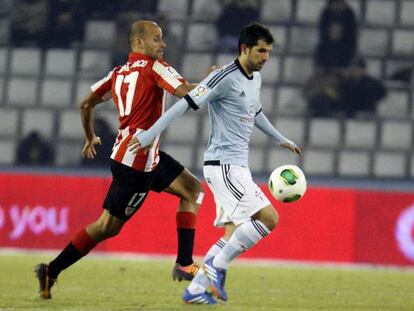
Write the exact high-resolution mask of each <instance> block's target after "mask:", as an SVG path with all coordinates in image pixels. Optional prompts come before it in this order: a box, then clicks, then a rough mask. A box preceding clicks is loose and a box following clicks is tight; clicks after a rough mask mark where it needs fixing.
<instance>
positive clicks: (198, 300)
mask: <svg viewBox="0 0 414 311" xmlns="http://www.w3.org/2000/svg"><path fill="white" fill-rule="evenodd" d="M183 301H184V302H185V303H188V304H203V305H214V304H216V303H217V301H216V300H215V299H214V298H213V296H212V295H211V294H209V293H207V292H204V293H201V294H195V295H193V294H191V293H190V292H189V291H188V290H187V289H186V290H185V291H184V293H183Z"/></svg>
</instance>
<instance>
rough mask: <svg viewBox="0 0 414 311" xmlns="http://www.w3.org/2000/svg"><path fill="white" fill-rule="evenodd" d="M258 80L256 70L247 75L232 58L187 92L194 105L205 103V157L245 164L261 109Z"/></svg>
mask: <svg viewBox="0 0 414 311" xmlns="http://www.w3.org/2000/svg"><path fill="white" fill-rule="evenodd" d="M261 82H262V81H261V77H260V73H259V72H257V71H255V72H253V76H252V77H249V76H248V75H247V74H246V73H245V72H244V70H243V68H242V67H241V65H240V63H239V62H238V60H235V61H234V62H232V63H230V64H228V65H226V66H224V67H222V68H221V69H220V70H215V71H213V72H212V73H211V74H210V75H209V76H208V77H207V78H205V79H204V80H203V81H202V82H200V83H199V84H198V86H197V87H196V88H195V89H193V90H192V91H191V92H189V93H188V96H186V100H187V101H189V100H190V101H192V103H191V106H192V107H193V108H195V109H196V108H198V107H201V106H203V105H204V104H205V103H208V111H209V118H210V136H209V142H208V146H207V149H206V151H205V153H204V161H220V164H234V165H240V166H244V167H247V166H248V153H249V140H250V135H251V133H252V130H253V126H254V119H255V116H256V115H257V114H258V113H259V112H260V111H261V103H260V87H261Z"/></svg>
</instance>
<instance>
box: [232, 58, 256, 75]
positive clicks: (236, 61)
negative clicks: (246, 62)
mask: <svg viewBox="0 0 414 311" xmlns="http://www.w3.org/2000/svg"><path fill="white" fill-rule="evenodd" d="M234 62H235V63H236V65H237V68H239V70H240V71H241V73H242V74H243V76H245V77H246V79H248V80H253V75H252V76H251V77H249V75H248V74H247V73H246V71H244V69H243V67H242V65H240V62H239V60H238V59H237V58H236V59H235V60H234Z"/></svg>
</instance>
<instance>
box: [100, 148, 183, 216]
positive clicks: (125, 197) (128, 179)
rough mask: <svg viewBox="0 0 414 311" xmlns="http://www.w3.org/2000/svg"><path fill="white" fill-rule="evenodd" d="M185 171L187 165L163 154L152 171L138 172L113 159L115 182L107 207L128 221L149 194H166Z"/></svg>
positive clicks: (112, 166) (112, 212)
mask: <svg viewBox="0 0 414 311" xmlns="http://www.w3.org/2000/svg"><path fill="white" fill-rule="evenodd" d="M183 170H184V166H182V165H181V164H180V163H179V162H178V161H176V160H175V159H173V158H172V157H171V156H169V155H168V154H166V153H165V152H162V151H160V161H159V162H158V165H157V167H156V168H155V170H154V171H152V172H141V171H137V170H136V169H133V168H132V167H129V166H126V165H124V164H121V163H119V162H116V161H114V160H111V172H112V183H111V185H110V187H109V190H108V193H107V195H106V198H105V201H104V203H103V208H104V209H106V210H108V211H109V213H110V214H111V215H113V216H115V217H117V218H120V219H123V220H128V219H129V218H131V217H132V215H134V214H135V212H136V211H137V210H138V209H139V208H140V207H141V205H142V203H144V201H145V198H146V197H147V195H148V192H149V191H151V190H152V191H156V192H161V191H163V190H164V189H165V188H167V187H168V186H169V185H170V184H171V183H172V182H173V181H174V180H175V179H176V178H177V177H178V176H179V175H180V174H181V173H182V171H183Z"/></svg>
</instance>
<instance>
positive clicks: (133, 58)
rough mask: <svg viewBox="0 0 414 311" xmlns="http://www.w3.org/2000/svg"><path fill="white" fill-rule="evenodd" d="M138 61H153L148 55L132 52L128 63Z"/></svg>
mask: <svg viewBox="0 0 414 311" xmlns="http://www.w3.org/2000/svg"><path fill="white" fill-rule="evenodd" d="M138 59H147V60H151V57H149V56H148V55H145V54H141V53H137V52H130V53H129V55H128V61H129V62H133V61H136V60H138Z"/></svg>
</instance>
